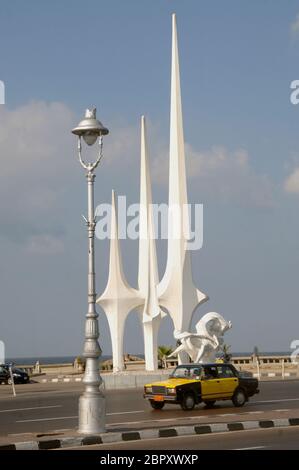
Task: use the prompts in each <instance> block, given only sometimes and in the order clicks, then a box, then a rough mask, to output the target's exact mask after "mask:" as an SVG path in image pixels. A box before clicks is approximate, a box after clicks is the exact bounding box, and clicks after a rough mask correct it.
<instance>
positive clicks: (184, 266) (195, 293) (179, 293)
mask: <svg viewBox="0 0 299 470" xmlns="http://www.w3.org/2000/svg"><path fill="white" fill-rule="evenodd" d="M151 204H152V192H151V181H150V172H149V164H148V149H147V142H146V130H145V118H144V117H142V118H141V171H140V205H141V208H142V209H143V210H141V212H140V220H139V230H140V239H139V268H138V289H134V288H132V287H131V286H130V285H129V283H128V282H127V281H126V279H125V276H124V272H123V269H122V261H121V253H120V245H119V241H118V229H117V213H116V210H117V209H116V205H115V200H114V193H113V195H112V220H111V241H110V262H109V277H108V282H107V286H106V288H105V291H104V292H103V294H102V295H101V296H100V297H99V298H98V299H97V303H99V304H100V305H101V307H102V308H103V309H104V311H105V313H106V315H107V318H108V323H109V327H110V333H111V340H112V354H113V371H114V372H120V371H122V370H123V369H124V361H123V353H124V351H123V335H124V325H125V321H126V318H127V316H128V314H129V313H130V311H132V310H134V309H136V310H138V312H139V318H140V320H141V323H142V326H143V336H144V353H145V368H146V370H148V371H151V370H156V369H157V337H158V331H159V327H160V323H161V319H162V318H163V316H164V315H165V311H167V312H168V314H169V315H170V317H171V318H172V321H173V323H174V328H175V338H176V339H179V340H180V341H182V345H181V346H183V347H181V346H180V347H179V348H177V350H176V352H177V353H178V356H179V362H180V363H181V362H185V360H186V353H188V354H189V356H190V357H191V358H195V359H198V357H200V358H201V359H202V360H203V358H205V357H208V354H210V355H211V354H212V351H214V352H215V351H216V349H217V347H218V346H217V344H218V343H219V342H220V340H221V334H220V333H219V334H218V333H217V332H216V331H217V328H220V330H221V329H222V330H223V332H224V331H225V329H224V324H225V320H224V319H223V318H222V317H221V315H219V314H216V313H213V314H212V313H210V314H207V315H205V316H204V317H203V318H202V320H200V321H199V322H198V323H197V329H198V332H197V334H191V333H187V331H188V330H189V329H190V323H191V319H192V315H193V313H194V311H195V310H196V308H197V307H198V305H200V304H202V303H203V302H205V301H207V300H208V296H207V295H206V294H204V293H203V292H201V291H200V290H199V289H197V288H196V286H195V285H194V282H193V279H192V268H191V257H190V251H188V249H187V243H188V233H189V227H190V221H189V215H188V212H187V211H186V210H184V209H186V206H187V204H188V197H187V181H186V168H185V149H184V132H183V117H182V103H181V90H180V71H179V57H178V45H177V28H176V16H175V15H172V66H171V111H170V149H169V212H168V253H167V264H166V270H165V273H164V276H163V277H162V280H161V282H160V281H159V278H158V268H157V256H156V245H155V239H154V222H153V213H152V206H151ZM172 208H176V210H174V211H173V210H172ZM177 209H178V210H177ZM186 228H187V230H186ZM211 315H212V317H211ZM213 315H214V316H213ZM215 315H216V316H217V315H218V317H217V318H216V317H215ZM210 317H211V318H210ZM204 318H205V319H206V320H205V321H204ZM207 318H209V321H207ZM216 320H217V321H216ZM217 325H218V326H217ZM229 327H230V326H229ZM210 328H214V330H213V331H214V333H213V331H212V330H211V331H210ZM226 329H227V328H226ZM222 330H221V331H222ZM221 331H220V332H221ZM214 337H215V338H216V339H214ZM217 338H219V339H218V340H217ZM194 341H195V343H194ZM198 341H200V343H199V342H198ZM217 341H218V343H217ZM194 344H196V345H198V347H197V346H196V347H197V350H196V351H197V352H196V353H195V352H194V348H195V346H194ZM210 357H211V356H210Z"/></svg>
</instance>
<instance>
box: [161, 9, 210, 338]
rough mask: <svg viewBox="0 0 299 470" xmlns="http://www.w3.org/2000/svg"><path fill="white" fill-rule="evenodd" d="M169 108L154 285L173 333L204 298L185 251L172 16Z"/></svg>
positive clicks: (186, 219)
mask: <svg viewBox="0 0 299 470" xmlns="http://www.w3.org/2000/svg"><path fill="white" fill-rule="evenodd" d="M171 59H172V62H171V109H170V149H169V217H168V253H167V264H166V270H165V274H164V276H163V279H162V281H161V283H160V284H159V286H158V294H159V301H160V305H161V306H163V307H165V308H166V309H167V310H168V312H169V314H170V316H171V318H172V320H173V322H174V327H175V330H177V331H188V330H189V327H190V322H191V318H192V315H193V312H194V310H195V309H196V307H197V306H198V305H199V304H201V303H202V302H204V301H206V300H207V299H208V297H207V296H206V295H205V294H204V293H202V292H201V291H200V290H198V289H197V288H196V287H195V286H194V283H193V279H192V268H191V258H190V251H188V250H187V239H188V233H189V216H188V211H187V210H186V209H187V204H188V197H187V182H186V168H185V148H184V131H183V117H182V103H181V87H180V69H179V55H178V41H177V27H176V15H175V14H173V15H172V58H171Z"/></svg>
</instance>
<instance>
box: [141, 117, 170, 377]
mask: <svg viewBox="0 0 299 470" xmlns="http://www.w3.org/2000/svg"><path fill="white" fill-rule="evenodd" d="M158 282H159V277H158V265H157V254H156V243H155V227H154V218H153V210H152V189H151V178H150V170H149V163H148V147H147V135H146V124H145V117H144V116H142V117H141V165H140V219H139V267H138V288H139V292H140V295H141V297H142V298H143V299H144V305H143V306H142V309H141V310H140V312H141V320H142V323H143V335H144V354H145V368H146V370H156V369H157V368H158V357H157V348H158V344H157V337H158V331H159V326H160V321H161V318H162V317H163V316H164V315H165V314H164V313H163V312H161V309H160V306H159V300H158V296H157V285H158Z"/></svg>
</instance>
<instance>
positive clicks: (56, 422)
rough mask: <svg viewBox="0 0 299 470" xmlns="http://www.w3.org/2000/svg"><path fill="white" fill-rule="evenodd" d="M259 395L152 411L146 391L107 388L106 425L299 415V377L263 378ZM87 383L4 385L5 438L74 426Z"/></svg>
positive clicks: (0, 403) (1, 431)
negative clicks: (239, 404) (237, 403)
mask: <svg viewBox="0 0 299 470" xmlns="http://www.w3.org/2000/svg"><path fill="white" fill-rule="evenodd" d="M260 390H261V392H260V394H259V395H255V396H254V397H252V398H251V400H250V402H249V403H248V404H246V405H245V406H244V407H243V408H235V407H233V406H232V404H231V402H230V401H226V402H219V404H217V406H215V408H213V409H207V408H205V407H204V406H203V405H199V406H198V407H196V408H195V409H194V410H193V411H192V412H184V411H182V410H181V408H180V407H179V406H176V405H168V406H165V408H164V409H163V410H160V411H155V410H152V409H151V407H150V406H149V404H148V403H147V401H145V400H144V399H143V396H142V392H143V391H142V389H133V390H111V391H110V390H108V391H106V398H107V424H108V426H107V427H108V429H111V430H126V429H132V428H135V429H136V428H137V429H141V428H144V427H153V426H159V427H160V426H169V425H170V424H172V423H175V425H179V424H185V422H188V423H190V424H192V423H193V422H196V423H200V424H204V423H209V422H220V421H225V422H227V421H230V420H233V421H236V420H241V419H242V420H248V419H271V418H272V419H273V418H278V417H287V416H294V417H295V416H296V417H298V416H299V381H298V380H295V381H286V382H274V381H273V382H262V383H260ZM81 391H82V384H59V383H58V384H29V385H18V386H17V397H15V398H14V397H12V396H11V388H10V387H9V386H6V385H1V386H0V436H7V435H11V434H17V433H50V432H53V431H54V430H66V429H75V428H76V426H77V421H78V418H77V414H78V397H79V395H80V393H81Z"/></svg>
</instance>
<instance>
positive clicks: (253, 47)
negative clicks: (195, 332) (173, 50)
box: [0, 0, 299, 356]
mask: <svg viewBox="0 0 299 470" xmlns="http://www.w3.org/2000/svg"><path fill="white" fill-rule="evenodd" d="M0 11H1V14H0V80H3V81H4V82H5V86H6V104H5V105H0V158H1V174H0V216H1V225H0V253H1V260H2V263H1V267H2V269H1V272H0V294H1V295H0V307H1V308H0V339H2V340H4V341H5V343H6V347H7V353H8V354H9V355H10V356H15V355H21V356H24V355H27V356H31V355H50V354H54V353H55V354H77V353H79V352H80V351H81V349H82V335H83V321H84V313H85V310H86V306H85V299H86V297H85V290H86V282H85V274H86V259H85V255H86V253H85V248H86V245H85V235H86V234H85V230H84V225H83V224H82V223H81V220H80V215H81V213H85V212H86V208H85V189H86V188H85V181H84V176H83V174H82V171H81V168H80V167H79V165H78V164H77V161H76V155H75V152H76V149H75V141H74V139H73V137H72V136H71V135H70V132H69V131H70V129H71V128H72V127H74V125H75V124H76V123H77V121H78V120H79V118H80V117H81V115H82V113H83V111H84V110H85V108H86V107H88V106H90V105H91V104H96V105H97V107H98V115H99V117H100V119H101V120H102V121H103V123H104V124H105V125H106V126H107V127H109V129H110V135H109V136H108V137H107V139H106V140H105V158H104V160H103V164H102V166H101V168H99V170H98V173H97V179H96V201H97V202H103V201H104V202H108V201H109V200H110V197H111V189H112V188H114V189H115V190H116V191H117V192H118V193H119V194H126V195H127V196H128V199H129V201H130V202H136V201H138V191H139V186H138V185H139V119H140V116H141V115H142V114H145V115H146V116H147V120H148V123H149V144H150V151H151V167H152V177H153V191H154V197H155V200H157V201H166V197H167V163H168V162H167V147H168V134H169V95H170V47H171V13H172V12H176V13H177V21H178V34H179V50H180V66H181V85H182V98H183V112H184V128H185V140H186V155H187V166H188V167H189V173H188V174H189V180H188V185H189V198H190V201H193V202H203V203H204V245H203V248H202V250H200V251H199V252H197V253H194V255H193V271H194V279H195V281H196V284H197V285H198V287H199V288H200V289H201V290H203V291H204V292H206V293H208V295H209V296H210V299H211V300H210V302H209V304H206V305H204V306H203V307H201V308H200V309H199V310H198V312H197V313H196V316H195V319H194V321H196V320H198V318H199V317H200V315H201V314H204V313H206V312H207V311H209V310H216V311H219V312H220V313H223V315H224V316H225V317H226V318H228V319H231V320H232V322H233V330H232V331H231V332H230V333H229V336H228V339H227V340H228V342H229V343H230V344H232V349H233V350H236V351H237V350H248V351H250V350H252V349H253V347H254V346H255V345H257V346H259V347H260V349H264V350H286V351H287V350H289V347H290V346H289V345H290V343H291V341H292V340H293V339H297V338H298V337H299V336H298V335H299V315H298V298H297V290H298V288H297V286H298V278H299V276H298V271H299V243H298V239H299V238H298V231H299V224H298V206H299V194H298V193H299V170H298V168H299V143H298V122H299V105H298V106H294V105H292V104H291V103H290V98H289V97H290V83H291V81H292V80H295V79H299V70H298V59H299V57H298V56H299V21H298V19H297V15H298V14H299V1H291V0H289V1H288V2H273V1H270V0H256V1H245V0H243V1H237V0H236V1H234V0H227V1H226V2H223V1H221V0H214V1H209V2H208V1H203V0H202V1H198V0H188V1H187V0H186V1H184V2H183V1H175V0H173V1H170V0H169V1H168V0H155V1H154V2H153V1H149V0H144V1H135V0H127V1H121V0H118V1H117V0H112V1H109V2H104V1H101V0H98V1H92V0H87V1H86V2H84V8H82V2H79V1H72V2H70V1H66V0H64V1H60V2H59V1H55V0H54V1H52V2H39V1H34V0H28V1H27V2H22V1H10V2H8V1H4V0H0ZM240 155H241V156H242V158H241V160H240ZM297 170H298V172H297V173H296V171H297ZM96 248H97V271H98V292H101V290H102V289H103V288H104V286H105V282H106V277H107V261H108V243H106V242H101V243H100V242H99V241H97V243H96ZM122 248H123V258H124V264H125V271H126V274H127V276H128V278H129V280H130V282H131V283H132V284H134V285H136V272H137V244H136V243H134V242H129V241H127V242H124V243H123V246H122ZM158 248H159V249H158V253H159V263H160V272H161V274H162V273H163V269H164V266H165V246H164V245H163V243H160V244H159V247H158ZM134 315H135V314H134V313H133V314H131V315H130V317H129V320H128V325H127V328H126V341H125V347H126V349H129V350H130V351H129V352H140V351H141V350H142V338H141V330H140V327H139V326H138V323H137V321H136V317H135V316H134ZM100 321H101V326H102V331H103V333H102V337H101V344H102V348H103V352H104V354H105V353H106V354H108V353H109V352H110V340H109V333H108V328H107V322H106V319H105V317H104V316H103V314H101V316H100ZM171 328H172V327H171V324H170V323H169V321H167V320H166V321H165V323H164V324H163V326H162V329H161V334H160V342H161V343H170V342H171ZM133 338H134V341H133ZM135 338H136V340H135Z"/></svg>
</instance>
